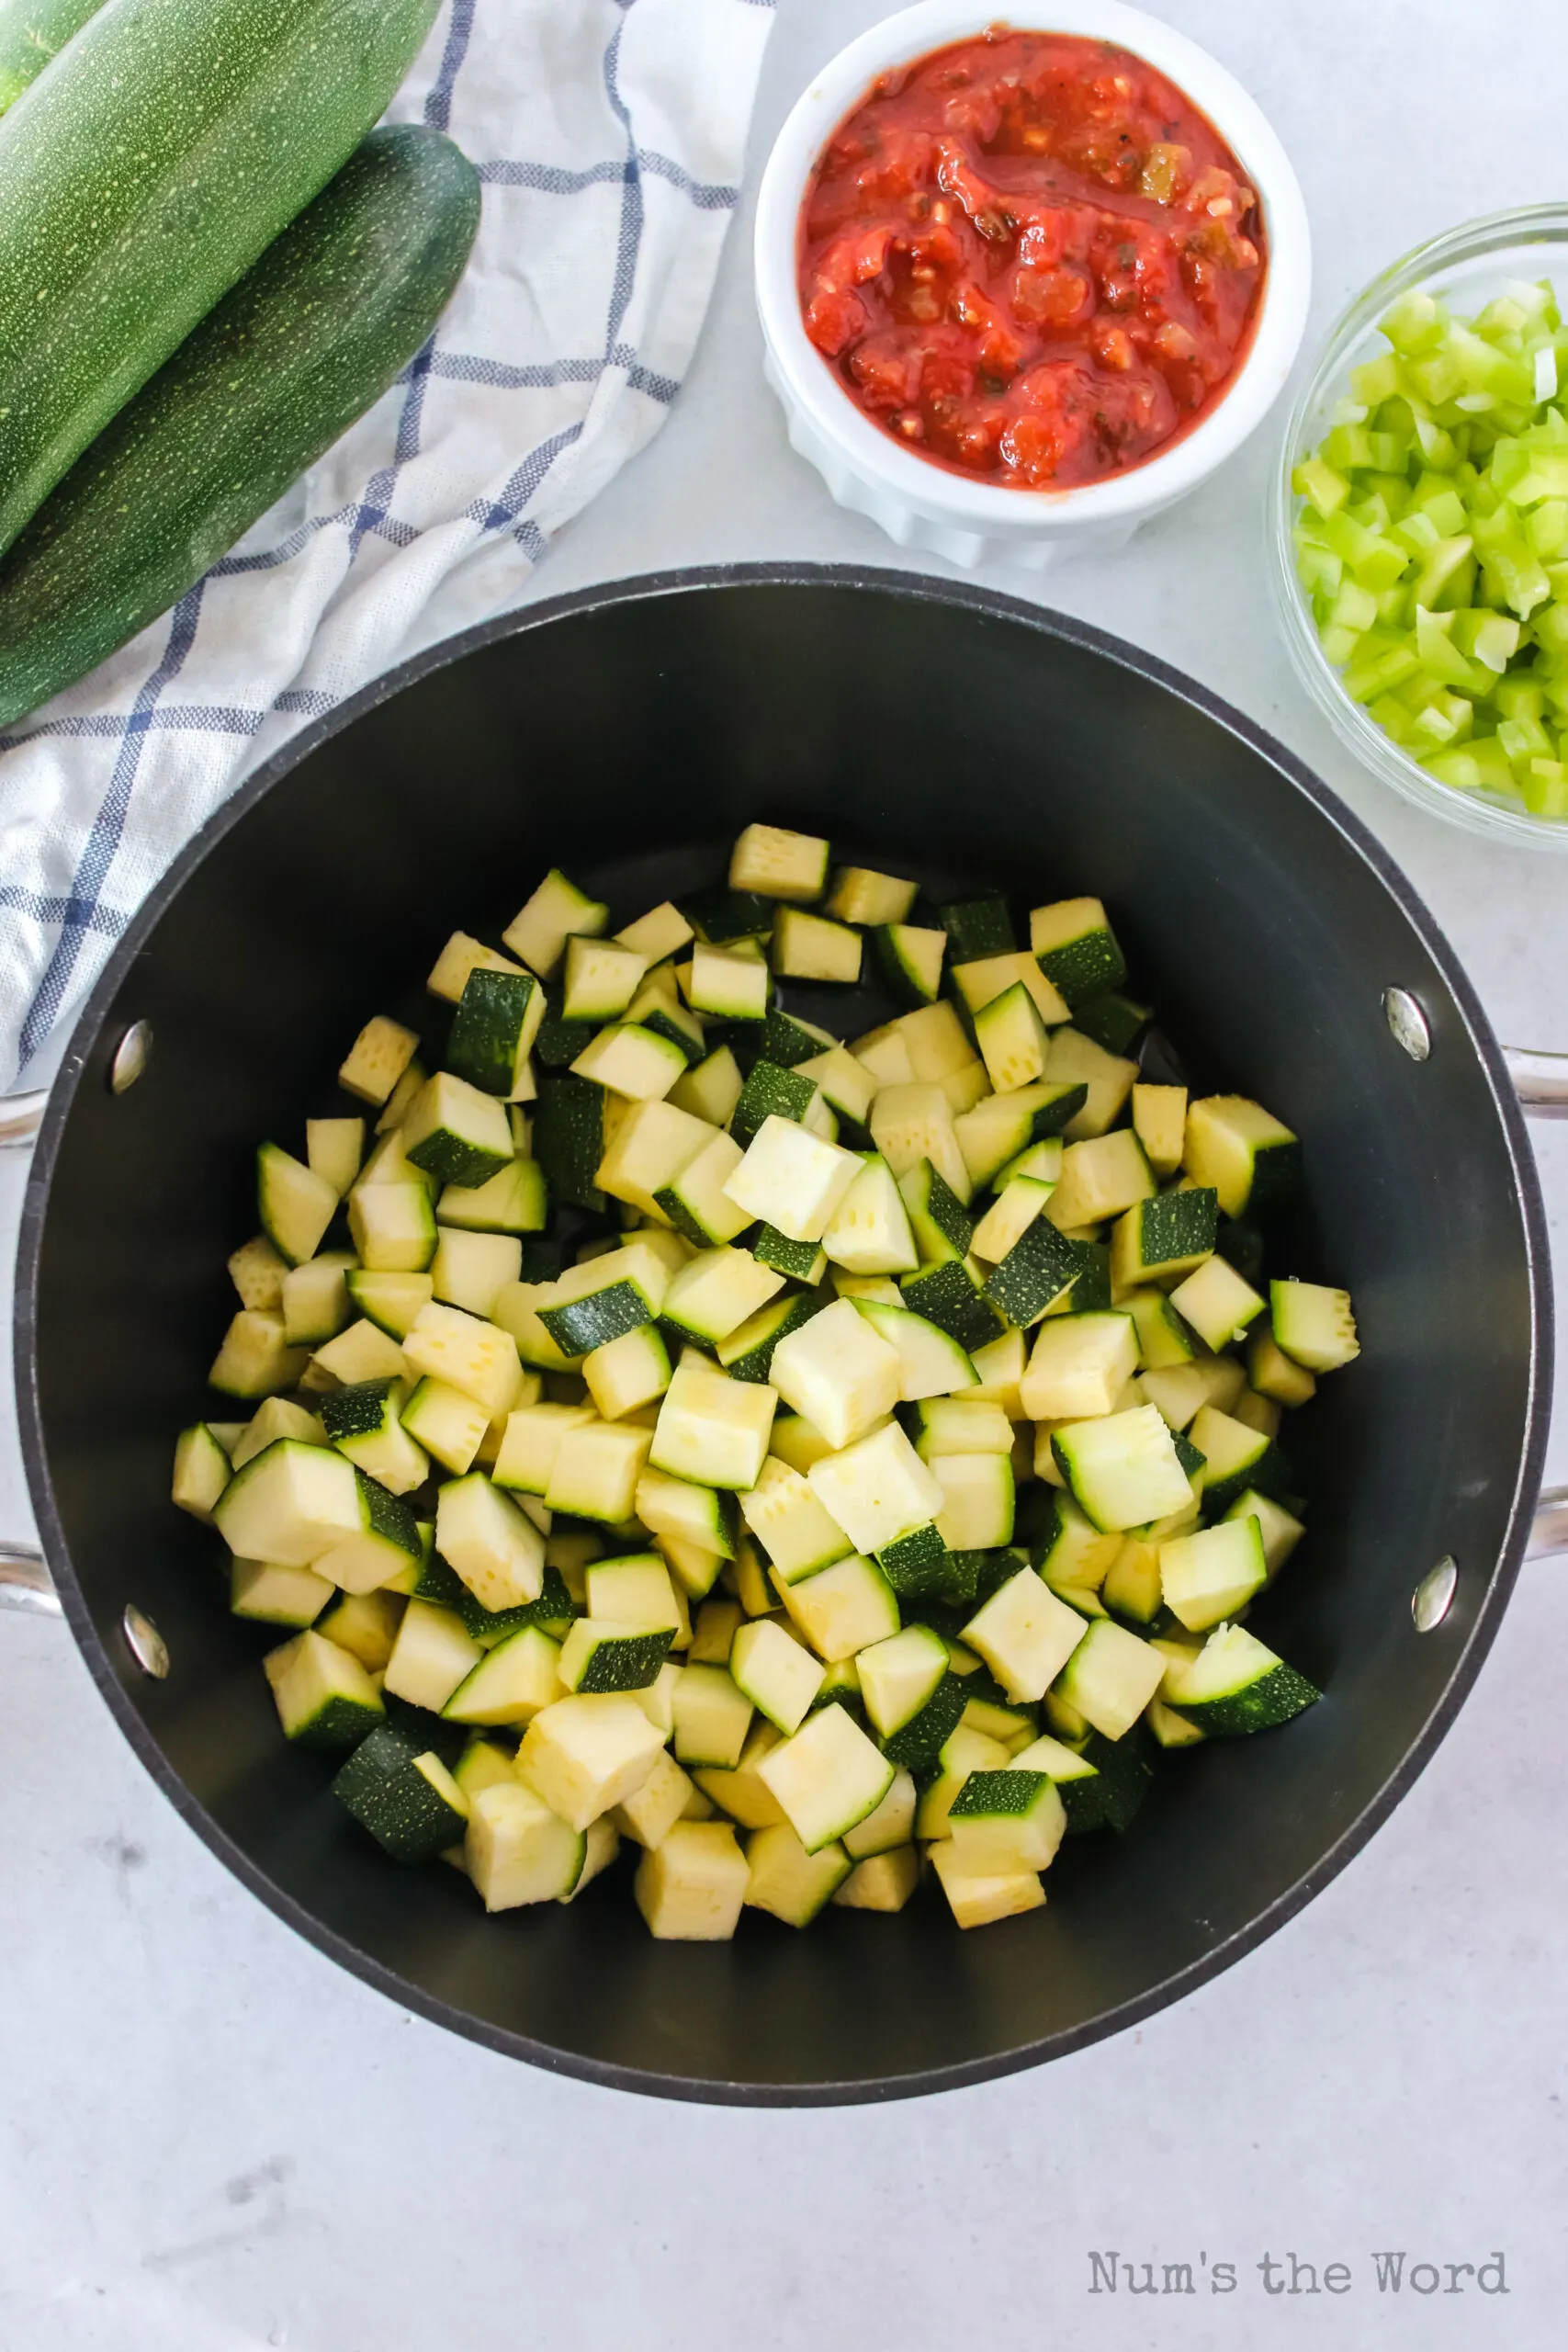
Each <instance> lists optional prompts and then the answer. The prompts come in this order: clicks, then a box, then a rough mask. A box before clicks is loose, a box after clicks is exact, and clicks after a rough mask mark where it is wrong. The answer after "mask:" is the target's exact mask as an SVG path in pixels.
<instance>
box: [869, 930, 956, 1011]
mask: <svg viewBox="0 0 1568 2352" xmlns="http://www.w3.org/2000/svg"><path fill="white" fill-rule="evenodd" d="M871 940H872V945H873V947H874V949H875V951H876V960H877V963H878V965H879V966H880V967H881V970H882V977H883V978H884V979H885V980H886V982H887V985H888V987H889V988H890V989H892V991H893V993H894V995H895V996H896V997H897V998H898V999H899V1001H900V1002H902V1003H904V1004H914V1005H924V1004H931V1003H934V1002H935V1001H936V996H937V992H938V990H939V989H941V987H942V965H943V962H944V961H945V959H946V956H947V933H945V932H944V931H927V930H922V929H921V928H919V926H918V925H916V924H913V923H907V922H888V923H879V924H877V926H876V927H875V929H874V931H873V932H872V934H871Z"/></svg>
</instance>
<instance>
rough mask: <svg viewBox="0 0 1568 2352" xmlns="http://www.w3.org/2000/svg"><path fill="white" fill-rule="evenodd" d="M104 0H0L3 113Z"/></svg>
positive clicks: (0, 100)
mask: <svg viewBox="0 0 1568 2352" xmlns="http://www.w3.org/2000/svg"><path fill="white" fill-rule="evenodd" d="M103 5H104V0H0V114H5V113H6V111H7V110H8V109H9V108H10V107H14V106H15V105H16V103H17V99H18V98H19V97H20V96H21V95H22V92H23V91H24V90H26V89H28V88H30V87H31V85H32V84H33V83H34V82H36V81H37V80H38V77H39V74H41V73H42V72H43V69H44V67H45V66H46V65H48V64H49V63H50V62H51V60H52V59H54V58H56V57H58V56H59V54H60V52H61V51H62V49H63V48H64V46H65V44H66V42H67V41H68V40H73V38H74V37H75V35H76V34H77V33H79V32H80V31H81V29H82V28H83V26H84V25H85V23H86V21H87V19H88V17H96V15H97V13H98V10H99V9H100V8H101V7H102V6H103Z"/></svg>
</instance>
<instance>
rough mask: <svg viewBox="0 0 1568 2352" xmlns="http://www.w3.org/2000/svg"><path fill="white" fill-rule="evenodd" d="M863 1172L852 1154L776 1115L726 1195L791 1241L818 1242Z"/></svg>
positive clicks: (746, 1156)
mask: <svg viewBox="0 0 1568 2352" xmlns="http://www.w3.org/2000/svg"><path fill="white" fill-rule="evenodd" d="M860 1168H861V1163H860V1161H859V1159H857V1158H856V1156H855V1154H854V1153H853V1152H851V1151H841V1150H840V1148H839V1147H838V1146H837V1145H836V1144H831V1143H828V1142H825V1141H824V1140H823V1138H822V1137H821V1136H814V1135H809V1134H807V1130H806V1129H805V1128H804V1127H802V1126H798V1125H795V1122H794V1121H793V1120H791V1119H784V1118H780V1117H779V1116H778V1115H777V1114H771V1115H770V1116H769V1117H767V1118H766V1119H764V1120H763V1122H762V1125H761V1127H760V1128H759V1129H758V1131H757V1133H756V1135H755V1136H753V1137H752V1139H751V1141H750V1144H749V1145H748V1146H747V1148H746V1151H745V1154H744V1156H743V1158H742V1159H741V1161H740V1165H739V1168H737V1170H735V1173H734V1174H733V1175H732V1176H731V1177H730V1178H729V1179H728V1182H726V1184H725V1186H724V1191H725V1193H726V1195H727V1197H728V1199H729V1200H731V1201H733V1202H734V1203H735V1204H736V1206H737V1207H738V1208H742V1209H744V1210H745V1211H746V1212H747V1214H748V1215H749V1216H755V1217H761V1218H762V1219H763V1220H764V1222H766V1223H767V1224H769V1225H772V1226H774V1227H776V1228H777V1229H778V1231H779V1232H780V1233H782V1234H784V1236H785V1238H787V1239H788V1240H791V1241H811V1242H818V1241H820V1240H821V1238H822V1236H823V1235H824V1233H826V1231H827V1229H828V1227H829V1224H830V1223H831V1221H832V1217H833V1212H834V1211H835V1209H837V1207H838V1206H839V1204H840V1201H841V1200H842V1199H843V1197H844V1194H845V1193H847V1192H848V1191H849V1189H850V1186H851V1185H852V1183H853V1182H854V1180H855V1178H856V1176H857V1175H858V1174H859V1173H860Z"/></svg>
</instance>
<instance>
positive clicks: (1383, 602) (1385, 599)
mask: <svg viewBox="0 0 1568 2352" xmlns="http://www.w3.org/2000/svg"><path fill="white" fill-rule="evenodd" d="M1372 601H1373V603H1374V604H1375V605H1377V608H1378V618H1379V620H1380V621H1382V622H1384V623H1386V624H1387V625H1388V626H1389V627H1390V628H1409V626H1410V612H1411V605H1410V591H1409V590H1408V588H1404V587H1402V586H1401V585H1400V584H1399V582H1397V581H1396V582H1395V583H1394V585H1393V587H1392V588H1382V589H1380V590H1379V592H1378V594H1377V595H1376V596H1375V597H1374V598H1373V600H1372Z"/></svg>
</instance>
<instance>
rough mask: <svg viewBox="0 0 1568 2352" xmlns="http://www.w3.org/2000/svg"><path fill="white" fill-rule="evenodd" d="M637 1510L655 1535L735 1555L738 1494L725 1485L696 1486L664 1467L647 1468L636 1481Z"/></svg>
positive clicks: (727, 1556)
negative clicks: (675, 1475) (727, 1489)
mask: <svg viewBox="0 0 1568 2352" xmlns="http://www.w3.org/2000/svg"><path fill="white" fill-rule="evenodd" d="M765 1466H766V1465H765V1464H764V1467H765ZM635 1509H636V1511H637V1517H638V1519H640V1520H641V1521H642V1523H643V1525H644V1526H645V1527H646V1528H648V1529H649V1532H651V1533H653V1534H655V1535H672V1536H674V1537H675V1538H676V1539H677V1540H678V1541H679V1542H681V1543H682V1544H695V1545H696V1546H697V1548H698V1549H699V1550H700V1551H704V1552H712V1553H715V1554H716V1555H717V1556H718V1557H719V1558H720V1559H722V1560H731V1559H733V1558H734V1556H735V1545H736V1538H737V1533H738V1529H739V1513H738V1512H737V1510H736V1504H735V1497H734V1496H733V1495H732V1494H729V1493H728V1492H726V1491H725V1489H724V1488H722V1487H702V1486H696V1485H694V1484H692V1483H690V1482H689V1481H688V1480H686V1479H684V1478H672V1477H671V1476H669V1474H668V1472H666V1471H663V1470H655V1469H649V1470H645V1471H644V1472H643V1474H642V1476H641V1477H640V1478H639V1479H638V1480H637V1495H636V1499H635Z"/></svg>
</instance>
